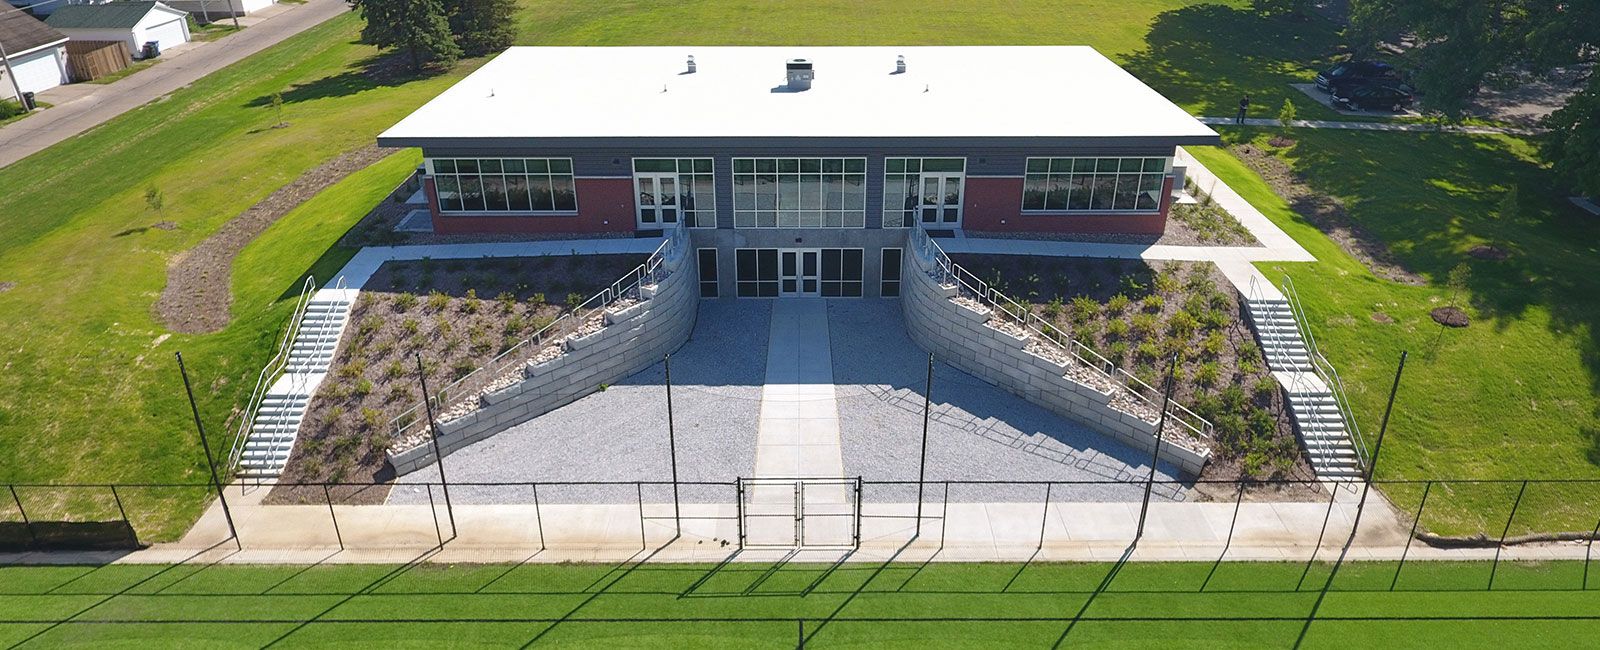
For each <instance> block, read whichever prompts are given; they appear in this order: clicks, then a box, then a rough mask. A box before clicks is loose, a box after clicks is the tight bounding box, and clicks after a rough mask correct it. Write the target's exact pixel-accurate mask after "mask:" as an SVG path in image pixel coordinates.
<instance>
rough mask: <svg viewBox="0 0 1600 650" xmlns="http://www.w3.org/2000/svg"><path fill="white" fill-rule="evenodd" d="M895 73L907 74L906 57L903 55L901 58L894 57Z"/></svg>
mask: <svg viewBox="0 0 1600 650" xmlns="http://www.w3.org/2000/svg"><path fill="white" fill-rule="evenodd" d="M894 73H895V74H905V73H906V55H904V54H901V55H899V56H896V57H894Z"/></svg>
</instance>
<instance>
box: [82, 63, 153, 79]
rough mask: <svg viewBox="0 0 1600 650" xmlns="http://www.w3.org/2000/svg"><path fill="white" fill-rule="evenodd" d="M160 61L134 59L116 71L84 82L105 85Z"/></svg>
mask: <svg viewBox="0 0 1600 650" xmlns="http://www.w3.org/2000/svg"><path fill="white" fill-rule="evenodd" d="M160 62H161V59H145V60H143V61H134V62H133V63H132V64H130V65H129V66H128V67H126V68H123V69H121V70H118V71H116V72H113V73H111V74H108V75H106V76H104V77H101V78H99V79H90V80H88V81H85V82H84V83H88V84H99V85H105V84H108V83H111V82H113V81H119V80H122V79H124V78H127V77H128V75H131V74H133V73H135V72H138V71H140V70H143V69H145V68H148V67H150V66H153V65H155V64H157V63H160Z"/></svg>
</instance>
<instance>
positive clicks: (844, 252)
mask: <svg viewBox="0 0 1600 650" xmlns="http://www.w3.org/2000/svg"><path fill="white" fill-rule="evenodd" d="M822 295H823V297H825V298H837V297H841V296H842V297H846V298H860V297H861V249H859V248H824V249H822Z"/></svg>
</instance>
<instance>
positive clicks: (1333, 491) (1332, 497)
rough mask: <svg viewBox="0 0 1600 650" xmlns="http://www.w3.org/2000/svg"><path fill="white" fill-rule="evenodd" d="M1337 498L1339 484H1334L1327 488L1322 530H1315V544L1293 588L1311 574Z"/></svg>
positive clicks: (1304, 581)
mask: <svg viewBox="0 0 1600 650" xmlns="http://www.w3.org/2000/svg"><path fill="white" fill-rule="evenodd" d="M1338 500H1339V486H1338V485H1334V486H1333V487H1332V488H1329V489H1328V510H1327V512H1324V513H1322V530H1320V531H1318V532H1317V545H1316V546H1313V547H1311V559H1309V560H1306V568H1305V570H1304V571H1301V572H1300V581H1299V582H1296V583H1294V590H1295V591H1300V587H1301V585H1304V584H1305V583H1306V576H1308V575H1311V567H1312V566H1313V565H1315V564H1316V563H1317V554H1318V553H1321V552H1322V540H1323V538H1325V537H1327V535H1328V520H1330V519H1332V518H1333V504H1334V502H1335V501H1338Z"/></svg>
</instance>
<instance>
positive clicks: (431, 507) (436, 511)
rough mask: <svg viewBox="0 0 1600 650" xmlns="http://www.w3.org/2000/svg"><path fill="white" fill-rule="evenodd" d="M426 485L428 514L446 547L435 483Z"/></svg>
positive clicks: (442, 546)
mask: <svg viewBox="0 0 1600 650" xmlns="http://www.w3.org/2000/svg"><path fill="white" fill-rule="evenodd" d="M424 399H426V398H424ZM424 485H426V486H428V514H431V515H433V534H434V535H436V536H438V538H439V548H444V531H442V530H439V507H438V506H435V505H433V484H432V483H425V484H424Z"/></svg>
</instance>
